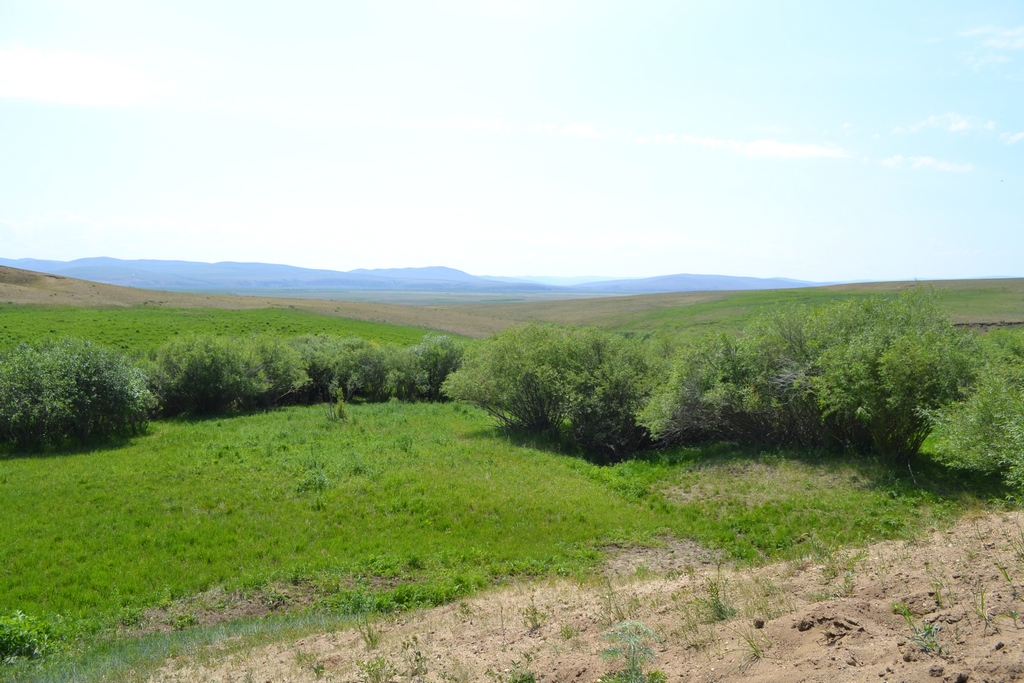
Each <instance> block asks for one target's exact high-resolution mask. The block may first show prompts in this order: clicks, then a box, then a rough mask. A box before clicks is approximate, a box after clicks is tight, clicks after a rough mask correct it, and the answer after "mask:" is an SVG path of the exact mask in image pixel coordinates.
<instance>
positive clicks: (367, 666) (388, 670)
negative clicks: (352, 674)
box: [356, 657, 398, 683]
mask: <svg viewBox="0 0 1024 683" xmlns="http://www.w3.org/2000/svg"><path fill="white" fill-rule="evenodd" d="M356 668H357V669H358V670H359V680H361V681H363V683H391V680H392V679H394V677H395V676H396V675H398V672H397V671H396V670H395V665H394V664H392V663H391V660H389V659H388V658H387V657H378V658H377V659H374V660H373V661H368V662H363V661H359V662H356Z"/></svg>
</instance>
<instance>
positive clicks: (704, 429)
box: [642, 289, 977, 459]
mask: <svg viewBox="0 0 1024 683" xmlns="http://www.w3.org/2000/svg"><path fill="white" fill-rule="evenodd" d="M976 346H977V345H976V342H975V340H974V338H973V337H972V336H971V335H970V334H969V333H965V332H961V331H959V330H957V329H955V328H954V327H953V325H952V323H950V321H949V320H948V319H947V318H946V317H945V316H944V315H942V314H941V312H940V311H939V309H938V307H937V305H936V302H935V296H934V294H933V293H931V292H929V291H926V290H918V289H915V290H910V291H908V292H906V293H903V294H901V295H900V296H898V297H893V298H882V297H868V298H864V299H860V300H850V301H845V302H839V303H835V304H830V305H827V306H824V307H821V308H819V309H816V310H813V311H807V310H804V309H789V310H778V311H773V312H771V313H769V314H767V315H766V316H763V317H761V318H759V319H757V320H755V321H753V322H752V323H751V324H749V325H748V326H747V328H746V329H745V330H744V333H743V335H742V336H741V337H740V338H738V339H735V338H732V337H729V336H726V335H719V336H715V337H709V338H706V339H703V340H700V341H698V342H695V343H692V344H690V345H689V346H688V347H686V348H685V349H684V350H683V351H682V353H681V354H680V356H679V357H678V359H677V361H676V363H675V364H674V369H673V371H672V373H671V376H670V379H669V382H668V383H667V384H666V385H664V386H663V387H661V388H660V389H659V390H658V391H657V392H656V394H655V395H654V397H653V398H652V400H651V401H650V402H649V403H648V405H647V406H646V407H645V408H644V410H643V413H642V422H643V423H644V424H645V425H646V426H647V427H648V428H649V429H650V430H651V432H652V433H653V434H655V435H656V436H657V437H658V438H659V439H661V440H663V441H666V442H695V441H701V440H707V439H726V440H732V441H738V442H745V443H758V444H765V445H794V446H801V447H817V448H820V447H843V448H852V449H857V450H863V449H868V448H873V449H874V450H876V451H877V452H878V453H881V454H882V455H885V456H889V457H891V458H894V459H910V458H912V457H913V456H914V455H916V454H917V452H918V450H919V449H920V447H921V444H922V442H923V441H924V439H925V438H926V437H927V435H928V433H929V432H930V430H931V428H932V421H931V418H930V415H931V414H932V413H933V412H934V411H935V410H936V409H938V408H939V407H940V406H943V405H945V404H947V403H949V402H951V401H954V400H956V399H957V398H959V397H960V396H961V395H962V394H963V392H964V391H965V390H966V389H967V387H968V386H969V385H970V383H971V381H972V380H973V378H974V374H975V365H976V361H975V359H976V357H977V348H976Z"/></svg>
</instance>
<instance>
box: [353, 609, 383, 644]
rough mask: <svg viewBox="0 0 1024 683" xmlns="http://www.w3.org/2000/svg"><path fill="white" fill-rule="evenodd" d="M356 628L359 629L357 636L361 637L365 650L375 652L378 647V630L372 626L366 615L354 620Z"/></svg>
mask: <svg viewBox="0 0 1024 683" xmlns="http://www.w3.org/2000/svg"><path fill="white" fill-rule="evenodd" d="M356 628H357V629H359V635H360V636H362V638H363V644H364V645H366V649H367V650H375V649H376V648H377V646H378V645H380V630H378V629H377V627H376V626H374V625H373V622H372V621H370V618H369V617H368V616H367V615H365V614H360V615H359V616H358V617H357V618H356Z"/></svg>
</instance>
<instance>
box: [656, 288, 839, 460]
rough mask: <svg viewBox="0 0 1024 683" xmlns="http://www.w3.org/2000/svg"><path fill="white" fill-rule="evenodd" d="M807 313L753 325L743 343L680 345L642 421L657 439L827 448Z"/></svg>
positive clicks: (787, 313) (776, 315)
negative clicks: (812, 382)
mask: <svg viewBox="0 0 1024 683" xmlns="http://www.w3.org/2000/svg"><path fill="white" fill-rule="evenodd" d="M807 317H808V312H807V311H806V310H804V309H800V308H794V309H782V310H779V311H775V312H773V313H772V314H770V315H766V316H764V317H762V318H759V319H756V320H754V321H753V322H752V323H751V324H750V325H748V326H747V328H746V330H745V331H744V334H743V336H742V337H740V338H738V339H737V338H734V337H731V336H729V335H726V334H719V335H714V336H709V337H706V338H704V339H700V340H697V341H696V342H693V343H691V344H689V345H687V346H684V347H683V349H682V351H681V353H680V355H679V356H678V358H677V361H676V363H675V364H674V368H673V371H672V373H671V375H670V377H669V381H668V382H667V383H666V384H665V385H663V386H662V387H661V388H660V389H659V390H658V392H657V393H656V394H655V396H654V397H653V399H652V400H651V401H650V403H649V404H648V405H647V406H646V407H645V409H644V410H643V413H642V420H643V422H644V424H645V425H647V426H648V427H649V428H650V430H651V431H652V432H653V433H655V434H657V435H658V437H659V439H662V440H664V441H668V442H677V443H695V442H699V441H705V440H709V439H724V440H729V441H736V442H741V443H760V444H766V445H783V444H787V445H788V444H796V445H800V446H804V447H818V446H823V445H826V444H827V443H828V442H829V441H830V438H831V435H830V433H829V431H828V429H827V428H826V425H825V424H824V423H823V421H822V414H821V410H820V408H819V407H818V405H817V402H816V401H815V398H814V395H813V392H811V390H810V385H809V380H810V377H811V376H813V374H814V365H813V358H812V355H811V352H810V349H809V346H808V340H807V334H806V324H807Z"/></svg>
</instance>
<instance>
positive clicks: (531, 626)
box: [523, 597, 548, 633]
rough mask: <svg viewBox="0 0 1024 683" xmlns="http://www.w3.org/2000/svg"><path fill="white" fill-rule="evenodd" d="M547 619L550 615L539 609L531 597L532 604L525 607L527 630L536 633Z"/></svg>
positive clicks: (524, 615) (524, 616) (524, 619)
mask: <svg viewBox="0 0 1024 683" xmlns="http://www.w3.org/2000/svg"><path fill="white" fill-rule="evenodd" d="M547 620H548V615H546V614H544V613H543V612H541V611H540V610H539V609H537V605H536V603H534V601H533V598H532V597H531V598H530V604H529V605H527V606H526V607H524V608H523V625H524V626H526V632H527V633H534V632H535V631H537V630H539V629H540V627H541V626H543V625H544V622H546V621H547Z"/></svg>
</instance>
